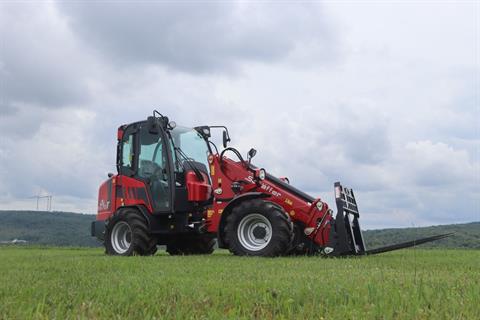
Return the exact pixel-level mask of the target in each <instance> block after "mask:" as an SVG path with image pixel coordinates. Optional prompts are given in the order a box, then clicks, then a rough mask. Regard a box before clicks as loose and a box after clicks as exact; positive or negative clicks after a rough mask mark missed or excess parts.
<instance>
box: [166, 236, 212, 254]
mask: <svg viewBox="0 0 480 320" xmlns="http://www.w3.org/2000/svg"><path fill="white" fill-rule="evenodd" d="M216 243H217V241H216V239H215V238H212V237H211V236H209V235H208V236H207V235H194V236H187V237H181V238H178V239H176V240H174V241H172V242H171V243H169V244H167V252H168V253H169V254H170V255H172V256H176V255H192V254H211V253H213V251H214V250H215V244H216Z"/></svg>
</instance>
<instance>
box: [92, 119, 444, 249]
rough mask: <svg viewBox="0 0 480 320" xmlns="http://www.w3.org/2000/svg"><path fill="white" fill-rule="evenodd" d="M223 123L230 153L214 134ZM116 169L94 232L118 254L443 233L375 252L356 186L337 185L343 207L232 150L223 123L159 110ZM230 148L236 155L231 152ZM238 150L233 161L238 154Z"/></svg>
mask: <svg viewBox="0 0 480 320" xmlns="http://www.w3.org/2000/svg"><path fill="white" fill-rule="evenodd" d="M216 129H221V130H222V133H223V150H222V151H221V152H219V150H218V149H217V146H216V145H215V144H214V143H213V142H212V141H211V132H212V130H216ZM117 140H118V145H117V171H118V173H117V174H109V175H108V176H109V179H108V180H107V181H105V182H103V184H102V185H101V186H100V190H99V196H98V213H97V216H96V220H95V221H94V222H92V225H91V234H92V236H95V237H97V238H98V239H99V240H101V241H102V242H103V243H104V245H105V250H106V253H107V254H111V255H123V256H130V255H153V254H155V252H156V251H157V245H165V246H166V250H167V252H168V253H169V254H171V255H187V254H210V253H212V252H213V250H214V246H215V243H216V242H218V247H220V248H227V249H229V250H230V251H231V252H232V253H233V254H235V255H250V256H268V257H273V256H279V255H288V254H315V253H320V254H323V255H327V256H343V255H365V254H373V253H380V252H385V251H391V250H395V249H401V248H406V247H410V246H413V245H415V244H420V243H425V242H429V241H434V240H437V239H440V238H443V237H446V236H448V235H446V234H443V235H438V236H434V237H429V238H423V239H419V240H415V241H412V242H407V243H401V244H397V245H393V246H388V247H384V248H377V249H373V250H367V247H366V246H365V242H364V239H363V236H362V231H361V229H360V225H359V221H358V220H359V211H358V207H357V201H356V199H355V194H354V192H353V190H352V189H349V188H346V187H344V186H343V185H341V184H340V182H336V183H335V185H334V191H335V199H336V207H337V213H336V214H334V212H333V210H332V209H331V208H330V207H329V205H328V204H327V203H325V202H323V201H322V200H321V199H320V198H313V197H311V196H310V195H308V194H306V193H304V192H302V191H301V190H299V189H297V188H295V187H293V186H292V185H290V184H289V180H288V179H287V178H277V177H275V176H273V175H271V174H269V173H268V172H267V171H266V170H265V169H263V168H258V167H256V166H254V165H253V164H252V163H251V160H252V158H253V157H254V156H255V153H256V151H255V150H254V149H251V150H250V151H249V152H248V155H247V159H244V158H243V157H242V155H241V154H240V152H239V151H238V150H237V149H235V148H232V147H228V142H230V135H229V133H228V129H227V128H226V127H224V126H199V127H195V128H185V127H180V126H176V124H175V123H174V122H169V120H168V118H167V117H165V116H163V115H161V114H160V113H159V112H158V111H154V112H153V116H151V117H148V119H147V120H146V121H139V122H134V123H131V124H128V125H122V126H121V127H119V128H118V133H117ZM227 155H228V157H227ZM231 156H233V159H232V157H231Z"/></svg>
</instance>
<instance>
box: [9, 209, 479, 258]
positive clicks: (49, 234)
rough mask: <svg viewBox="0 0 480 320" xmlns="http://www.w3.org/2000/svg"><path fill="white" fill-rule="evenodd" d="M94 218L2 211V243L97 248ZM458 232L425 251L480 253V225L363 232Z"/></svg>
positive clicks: (371, 244) (400, 235)
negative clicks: (17, 242)
mask: <svg viewBox="0 0 480 320" xmlns="http://www.w3.org/2000/svg"><path fill="white" fill-rule="evenodd" d="M94 219H95V216H93V215H86V214H77V213H69V212H43V211H1V210H0V242H2V241H12V240H14V239H18V240H27V241H28V242H27V243H28V244H38V245H55V246H76V247H83V246H87V247H94V246H99V245H100V244H99V242H98V241H97V240H95V239H94V238H92V237H91V236H90V222H91V221H93V220H94ZM449 232H456V234H455V235H454V236H452V237H449V238H446V239H442V240H439V241H436V242H432V243H429V244H424V245H422V247H441V248H476V249H480V222H472V223H465V224H451V225H441V226H433V227H423V228H401V229H382V230H368V231H364V232H363V235H364V238H365V242H366V244H367V249H368V248H370V249H371V248H375V247H380V246H383V245H387V244H393V243H398V242H403V241H408V240H413V239H418V238H421V237H428V236H430V235H435V234H441V233H449Z"/></svg>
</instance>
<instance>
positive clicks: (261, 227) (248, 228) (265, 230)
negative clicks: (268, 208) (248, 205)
mask: <svg viewBox="0 0 480 320" xmlns="http://www.w3.org/2000/svg"><path fill="white" fill-rule="evenodd" d="M237 235H238V239H239V241H240V244H241V245H242V246H243V247H244V248H246V249H248V250H250V251H259V250H262V249H263V248H265V247H266V246H267V245H268V244H269V243H270V240H271V239H272V225H271V223H270V221H269V220H268V219H267V218H266V217H265V216H263V215H261V214H259V213H252V214H249V215H247V216H245V217H244V218H243V219H242V220H241V221H240V223H239V225H238V229H237Z"/></svg>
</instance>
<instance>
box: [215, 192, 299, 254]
mask: <svg viewBox="0 0 480 320" xmlns="http://www.w3.org/2000/svg"><path fill="white" fill-rule="evenodd" d="M224 231H225V233H224V234H225V237H226V243H228V246H229V250H230V252H232V253H233V254H235V255H238V256H245V255H249V256H264V257H275V256H279V255H283V254H285V253H286V252H287V251H288V249H289V248H290V245H291V242H292V239H293V229H292V223H291V221H290V219H289V218H288V216H287V214H286V213H285V211H284V210H283V208H282V207H280V206H278V205H276V204H274V203H272V202H268V201H263V200H260V199H254V200H246V201H243V202H242V203H240V204H239V205H238V206H236V207H235V208H233V210H232V212H231V214H230V215H229V216H228V217H227V221H226V225H225V230H224Z"/></svg>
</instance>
